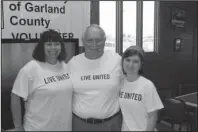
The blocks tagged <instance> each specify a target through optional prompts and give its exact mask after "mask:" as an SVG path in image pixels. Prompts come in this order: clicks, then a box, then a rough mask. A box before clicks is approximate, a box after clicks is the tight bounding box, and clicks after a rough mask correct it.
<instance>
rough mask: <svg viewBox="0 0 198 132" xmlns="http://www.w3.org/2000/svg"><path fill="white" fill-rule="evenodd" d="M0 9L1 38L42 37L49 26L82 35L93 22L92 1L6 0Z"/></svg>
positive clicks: (68, 35) (73, 35) (64, 34)
mask: <svg viewBox="0 0 198 132" xmlns="http://www.w3.org/2000/svg"><path fill="white" fill-rule="evenodd" d="M1 8H2V13H1V15H2V16H1V17H2V20H1V22H2V23H1V26H2V39H35V38H40V33H41V32H43V31H44V30H46V29H55V30H57V31H59V33H60V34H61V36H62V37H63V38H66V39H68V38H81V36H82V33H83V32H84V31H85V28H86V27H87V26H88V25H89V24H90V1H3V4H2V7H1ZM80 45H81V44H80Z"/></svg>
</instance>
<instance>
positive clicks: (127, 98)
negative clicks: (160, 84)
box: [119, 76, 163, 131]
mask: <svg viewBox="0 0 198 132" xmlns="http://www.w3.org/2000/svg"><path fill="white" fill-rule="evenodd" d="M119 98H120V99H119V102H120V107H121V110H122V114H123V124H122V131H145V130H146V127H147V123H148V117H147V114H148V113H149V112H152V111H155V110H158V109H161V108H163V104H162V102H161V100H160V98H159V95H158V93H157V91H156V88H155V86H154V84H153V83H152V82H151V81H150V80H148V79H146V78H145V77H143V76H140V77H139V78H138V79H137V80H136V81H134V82H128V81H127V80H126V79H125V80H124V81H123V83H122V87H121V90H120V93H119Z"/></svg>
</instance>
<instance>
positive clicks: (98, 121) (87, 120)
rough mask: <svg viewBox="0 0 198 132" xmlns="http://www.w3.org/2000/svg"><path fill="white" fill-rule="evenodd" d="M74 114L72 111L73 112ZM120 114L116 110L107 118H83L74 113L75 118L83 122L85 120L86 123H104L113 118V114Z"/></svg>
mask: <svg viewBox="0 0 198 132" xmlns="http://www.w3.org/2000/svg"><path fill="white" fill-rule="evenodd" d="M73 114H74V113H73ZM119 114H120V111H119V112H117V113H116V114H114V115H112V116H111V117H109V118H105V119H96V118H87V119H84V118H81V117H79V116H77V115H75V114H74V115H75V116H76V117H77V118H79V119H81V120H82V121H84V122H87V123H90V124H100V123H104V122H106V121H109V120H111V119H113V118H114V117H115V116H117V115H119Z"/></svg>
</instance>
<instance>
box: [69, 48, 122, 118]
mask: <svg viewBox="0 0 198 132" xmlns="http://www.w3.org/2000/svg"><path fill="white" fill-rule="evenodd" d="M120 62H121V57H120V56H119V55H118V54H117V53H114V52H111V51H105V52H104V54H103V55H102V56H101V57H100V58H98V59H96V60H90V59H87V58H86V57H85V53H82V54H80V55H77V56H75V57H73V58H72V59H71V60H70V62H69V70H70V73H71V79H72V83H73V88H74V98H73V112H74V113H75V114H76V115H77V116H79V117H81V118H89V117H94V118H98V119H104V118H108V117H110V116H112V115H114V114H115V113H117V112H118V111H119V110H120V107H119V101H118V98H119V97H118V94H119V90H120V75H121V65H120Z"/></svg>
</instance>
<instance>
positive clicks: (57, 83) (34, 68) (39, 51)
mask: <svg viewBox="0 0 198 132" xmlns="http://www.w3.org/2000/svg"><path fill="white" fill-rule="evenodd" d="M32 56H33V58H34V59H33V60H31V61H30V62H28V63H27V64H26V65H25V66H24V67H23V68H22V69H21V70H20V71H19V73H18V75H17V77H16V80H15V82H14V86H13V89H12V95H11V109H12V116H13V121H14V125H15V130H16V131H24V130H25V131H71V129H72V107H71V106H72V92H73V89H72V83H71V80H70V77H69V74H68V66H67V64H66V63H65V62H64V60H65V57H66V53H65V47H64V43H63V40H62V38H61V36H60V35H59V33H58V32H56V31H54V30H51V29H50V30H47V31H45V32H43V33H42V35H41V37H40V40H39V43H38V45H37V46H36V47H35V49H34V51H33V55H32ZM20 98H23V99H24V101H25V115H24V119H22V115H21V101H20ZM22 120H23V121H22ZM22 122H23V123H22Z"/></svg>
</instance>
